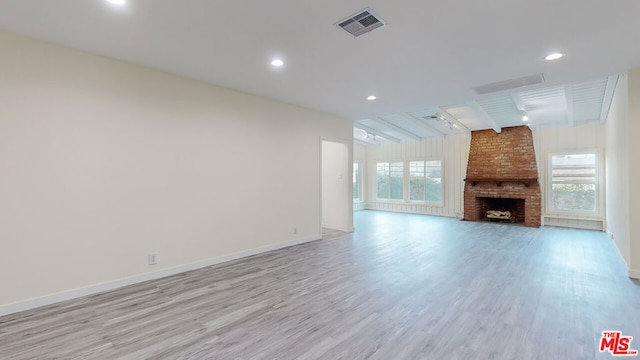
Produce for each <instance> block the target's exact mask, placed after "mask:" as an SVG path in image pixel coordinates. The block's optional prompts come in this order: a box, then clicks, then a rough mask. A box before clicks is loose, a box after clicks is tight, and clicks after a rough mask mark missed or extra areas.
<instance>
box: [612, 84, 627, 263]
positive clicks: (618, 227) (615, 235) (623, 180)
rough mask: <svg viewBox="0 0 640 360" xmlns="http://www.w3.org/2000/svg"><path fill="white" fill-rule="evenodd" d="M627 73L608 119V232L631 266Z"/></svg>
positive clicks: (614, 97) (618, 86)
mask: <svg viewBox="0 0 640 360" xmlns="http://www.w3.org/2000/svg"><path fill="white" fill-rule="evenodd" d="M628 106H629V83H628V78H627V74H624V75H621V76H620V78H619V79H618V84H617V86H616V89H615V92H614V95H613V101H612V102H611V108H610V110H609V114H608V117H607V122H606V127H607V130H606V133H607V150H606V154H607V204H608V206H607V232H608V233H609V236H610V237H612V239H613V241H614V242H615V244H616V246H617V247H618V250H620V254H621V255H622V258H623V259H624V261H625V263H626V264H627V266H629V264H630V261H631V257H630V256H631V253H630V251H631V248H630V243H629V174H628V172H629V168H628V145H627V109H628Z"/></svg>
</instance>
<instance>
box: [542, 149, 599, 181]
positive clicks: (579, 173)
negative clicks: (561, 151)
mask: <svg viewBox="0 0 640 360" xmlns="http://www.w3.org/2000/svg"><path fill="white" fill-rule="evenodd" d="M551 175H552V179H551V180H552V182H553V183H554V184H555V183H573V184H576V183H580V184H593V183H595V181H596V155H595V154H576V155H555V156H553V157H552V158H551Z"/></svg>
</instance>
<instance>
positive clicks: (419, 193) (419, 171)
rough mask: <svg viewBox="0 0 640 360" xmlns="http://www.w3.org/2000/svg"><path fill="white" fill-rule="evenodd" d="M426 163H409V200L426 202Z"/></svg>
mask: <svg viewBox="0 0 640 360" xmlns="http://www.w3.org/2000/svg"><path fill="white" fill-rule="evenodd" d="M424 163H425V162H424V161H411V162H409V200H413V201H424V200H425V193H426V184H425V171H424V169H425V166H424V165H425V164H424Z"/></svg>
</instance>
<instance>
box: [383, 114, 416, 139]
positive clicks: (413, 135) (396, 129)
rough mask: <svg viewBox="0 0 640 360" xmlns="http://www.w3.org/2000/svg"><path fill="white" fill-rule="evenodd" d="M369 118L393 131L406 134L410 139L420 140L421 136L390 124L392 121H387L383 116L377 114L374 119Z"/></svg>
mask: <svg viewBox="0 0 640 360" xmlns="http://www.w3.org/2000/svg"><path fill="white" fill-rule="evenodd" d="M371 120H372V121H375V122H377V123H378V124H382V125H384V126H386V127H388V128H389V129H391V130H393V131H395V132H399V133H400V134H402V135H404V136H406V137H408V138H411V139H413V140H416V141H422V136H420V135H417V134H415V133H412V132H411V131H409V130H406V129H403V128H401V127H400V126H398V125H395V124H392V123H390V122H388V121H387V120H385V119H383V118H381V117H379V116H378V117H376V118H374V119H371Z"/></svg>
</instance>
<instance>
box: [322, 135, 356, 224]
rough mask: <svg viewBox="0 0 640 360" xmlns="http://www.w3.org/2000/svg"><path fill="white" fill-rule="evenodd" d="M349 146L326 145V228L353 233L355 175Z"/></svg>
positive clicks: (324, 194) (323, 184)
mask: <svg viewBox="0 0 640 360" xmlns="http://www.w3.org/2000/svg"><path fill="white" fill-rule="evenodd" d="M351 169H352V166H351V162H350V161H349V146H348V145H347V144H346V143H342V142H334V141H327V140H323V141H322V227H325V228H329V229H335V230H341V231H353V229H352V228H353V225H352V223H350V222H349V219H351V218H352V214H351V212H352V204H351V201H352V198H353V195H352V193H351V191H352V189H353V187H352V173H351Z"/></svg>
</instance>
